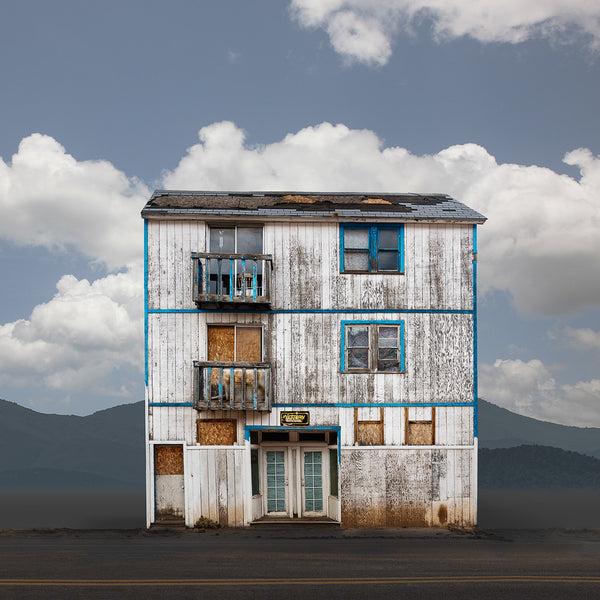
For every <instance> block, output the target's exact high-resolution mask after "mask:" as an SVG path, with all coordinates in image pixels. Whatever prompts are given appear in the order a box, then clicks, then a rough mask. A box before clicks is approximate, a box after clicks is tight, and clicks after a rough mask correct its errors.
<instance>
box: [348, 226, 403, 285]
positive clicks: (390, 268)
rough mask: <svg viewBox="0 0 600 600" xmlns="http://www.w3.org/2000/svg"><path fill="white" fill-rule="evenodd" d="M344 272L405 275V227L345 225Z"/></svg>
mask: <svg viewBox="0 0 600 600" xmlns="http://www.w3.org/2000/svg"><path fill="white" fill-rule="evenodd" d="M340 271H341V272H342V273H404V225H403V224H402V223H399V224H395V225H391V224H387V223H386V224H383V223H378V224H376V225H375V224H369V223H341V224H340Z"/></svg>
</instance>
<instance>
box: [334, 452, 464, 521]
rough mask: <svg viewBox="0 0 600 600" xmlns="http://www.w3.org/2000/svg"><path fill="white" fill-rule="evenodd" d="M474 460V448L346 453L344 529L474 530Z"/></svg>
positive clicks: (343, 460) (343, 484)
mask: <svg viewBox="0 0 600 600" xmlns="http://www.w3.org/2000/svg"><path fill="white" fill-rule="evenodd" d="M471 457H472V450H471V449H450V448H449V449H443V448H440V449H429V450H416V449H415V450H408V449H407V450H401V449H397V450H391V449H390V450H388V449H375V448H374V449H371V450H364V449H361V448H353V449H342V464H341V469H340V477H341V492H342V494H341V495H342V507H341V510H342V524H343V525H345V526H347V527H369V526H373V524H378V525H379V526H382V525H383V526H388V527H399V526H407V525H408V526H411V525H413V526H440V525H442V526H444V525H456V526H468V525H471V524H472V523H473V510H474V509H473V507H472V501H471V461H472V458H471Z"/></svg>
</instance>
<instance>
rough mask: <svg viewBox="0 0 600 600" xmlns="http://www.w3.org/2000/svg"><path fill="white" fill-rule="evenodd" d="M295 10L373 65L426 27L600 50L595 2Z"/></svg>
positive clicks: (366, 1) (366, 2) (296, 6)
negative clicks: (580, 43) (406, 34)
mask: <svg viewBox="0 0 600 600" xmlns="http://www.w3.org/2000/svg"><path fill="white" fill-rule="evenodd" d="M290 11H291V14H292V15H293V17H294V18H295V19H296V20H297V21H298V23H300V25H302V26H304V27H307V28H322V29H324V30H325V31H326V32H327V34H328V35H329V39H330V42H331V45H332V46H333V48H334V50H335V51H336V52H338V53H339V54H341V55H342V56H344V57H345V58H347V59H350V60H354V61H356V62H361V63H365V64H370V65H383V64H385V63H386V62H387V61H388V60H389V57H390V55H391V46H392V43H393V40H394V37H395V36H396V35H398V33H399V32H400V31H410V30H411V28H413V27H414V26H415V25H417V24H419V23H423V22H427V23H428V24H429V25H430V27H431V29H432V32H433V34H434V36H435V37H436V38H437V39H438V40H442V39H452V38H458V37H462V36H468V37H471V38H473V39H475V40H478V41H480V42H483V43H488V42H507V43H512V44H516V43H519V42H523V41H525V40H527V39H530V38H533V37H540V36H542V37H546V38H550V39H552V40H560V41H565V40H568V41H571V40H579V39H581V37H584V38H586V39H587V40H588V41H589V43H590V45H591V46H592V47H594V48H598V47H600V5H599V4H598V2H594V1H592V0H529V1H528V2H523V1H522V0H505V1H504V2H498V1H497V0H480V1H479V2H473V1H469V0H377V1H376V2H373V1H372V0H292V1H291V3H290Z"/></svg>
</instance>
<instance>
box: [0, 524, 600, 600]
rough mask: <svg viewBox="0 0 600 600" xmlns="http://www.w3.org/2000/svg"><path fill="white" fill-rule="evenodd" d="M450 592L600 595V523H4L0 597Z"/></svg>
mask: <svg viewBox="0 0 600 600" xmlns="http://www.w3.org/2000/svg"><path fill="white" fill-rule="evenodd" d="M296 527H297V526H296ZM442 597H443V598H444V599H450V600H451V599H454V598H461V599H464V598H471V597H472V598H475V597H476V598H478V599H481V598H486V599H487V598H492V599H493V598H527V599H538V598H544V599H547V598H569V600H576V599H577V600H578V599H580V598H582V599H585V598H600V530H590V529H588V530H544V531H528V530H497V531H480V532H475V533H462V532H452V531H447V530H409V529H404V530H391V531H390V530H379V531H377V530H371V531H364V530H343V529H304V528H302V529H297V528H296V529H295V528H287V529H260V530H258V529H257V530H255V529H252V530H207V531H204V532H201V531H195V530H190V531H186V530H179V531H177V530H156V531H151V532H147V531H145V530H130V531H109V530H106V531H76V530H38V531H36V530H23V531H16V530H5V531H0V598H15V599H16V598H18V599H19V600H20V599H30V598H31V599H34V598H35V599H37V598H61V599H63V598H64V599H69V598H85V599H86V600H93V599H96V598H111V599H112V598H134V599H137V598H140V599H141V598H144V599H145V600H149V599H154V598H161V599H162V598H177V599H179V598H194V599H198V598H210V599H211V600H219V599H221V598H228V599H229V598H232V599H241V598H261V599H265V598H266V599H270V598H282V599H283V598H285V599H286V600H289V599H296V598H310V599H311V600H316V599H319V598H327V599H328V600H330V599H333V598H344V600H351V599H354V598H361V599H362V598H369V599H370V598H410V599H411V600H414V599H420V598H442Z"/></svg>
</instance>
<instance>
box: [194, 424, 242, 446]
mask: <svg viewBox="0 0 600 600" xmlns="http://www.w3.org/2000/svg"><path fill="white" fill-rule="evenodd" d="M236 430H237V421H235V419H210V420H199V421H198V443H199V444H200V445H201V446H233V444H234V443H235V442H236V441H237V431H236Z"/></svg>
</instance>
